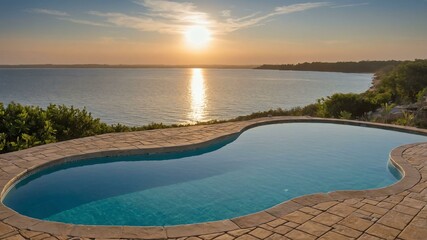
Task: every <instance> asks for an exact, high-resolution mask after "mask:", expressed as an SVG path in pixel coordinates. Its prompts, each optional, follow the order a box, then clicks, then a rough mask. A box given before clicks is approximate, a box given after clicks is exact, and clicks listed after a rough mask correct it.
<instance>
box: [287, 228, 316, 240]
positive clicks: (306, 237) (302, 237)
mask: <svg viewBox="0 0 427 240" xmlns="http://www.w3.org/2000/svg"><path fill="white" fill-rule="evenodd" d="M285 237H288V238H290V239H293V240H311V239H316V237H315V236H313V235H310V234H308V233H305V232H302V231H299V230H292V231H290V232H289V233H287V234H286V235H285Z"/></svg>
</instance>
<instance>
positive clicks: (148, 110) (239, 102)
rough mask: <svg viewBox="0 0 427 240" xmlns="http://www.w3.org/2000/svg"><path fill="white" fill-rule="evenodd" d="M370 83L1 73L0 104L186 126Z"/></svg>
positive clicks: (308, 77)
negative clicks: (70, 108) (66, 107)
mask: <svg viewBox="0 0 427 240" xmlns="http://www.w3.org/2000/svg"><path fill="white" fill-rule="evenodd" d="M371 78H372V74H348V73H324V72H293V71H273V70H253V69H0V102H3V103H5V104H7V103H9V102H11V101H15V102H18V103H22V104H30V105H38V106H42V107H46V106H47V105H49V103H55V104H65V105H73V106H75V107H87V109H88V110H89V111H90V112H92V113H93V115H94V116H95V117H99V118H101V120H103V121H105V122H107V123H123V124H127V125H143V124H147V123H151V122H163V123H184V122H195V121H206V120H211V119H229V118H233V117H237V116H240V115H246V114H250V113H252V112H255V111H264V110H268V109H271V108H278V107H281V108H290V107H296V106H304V105H306V104H310V103H313V102H314V101H315V100H316V99H318V98H321V97H325V96H328V95H331V94H333V93H336V92H356V93H358V92H363V91H366V90H367V89H368V88H369V86H370V84H371Z"/></svg>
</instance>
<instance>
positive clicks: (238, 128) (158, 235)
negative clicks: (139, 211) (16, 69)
mask: <svg viewBox="0 0 427 240" xmlns="http://www.w3.org/2000/svg"><path fill="white" fill-rule="evenodd" d="M292 122H320V123H336V124H347V125H356V126H364V127H374V128H381V129H388V130H397V131H402V132H409V133H417V134H424V135H427V130H423V129H417V128H412V127H402V126H394V125H387V124H379V123H370V122H360V121H349V120H339V119H322V118H311V117H270V118H259V119H253V120H248V121H241V122H228V123H221V124H213V125H201V126H191V127H182V128H170V129H160V130H150V131H141V132H129V133H111V134H104V135H98V136H93V137H87V138H81V139H75V140H70V141H65V142H59V143H53V144H48V145H43V146H39V147H34V148H30V149H26V150H22V151H18V152H12V153H8V154H2V155H0V169H1V172H0V187H1V189H2V193H1V198H2V199H3V197H4V196H5V194H6V191H7V189H8V188H9V187H10V186H11V185H13V184H14V183H15V182H16V181H18V180H19V179H20V178H22V177H24V176H26V175H27V174H29V173H32V172H34V171H37V170H39V169H41V168H44V167H47V166H50V165H53V164H58V163H60V162H66V161H77V160H81V159H85V158H92V157H101V156H118V155H134V154H144V153H158V152H173V151H183V150H190V149H195V148H201V147H204V146H206V145H209V144H212V143H213V142H216V141H220V140H223V139H225V138H228V137H231V136H235V135H236V134H241V133H242V132H244V131H245V130H247V129H250V128H253V127H256V126H260V125H266V124H274V123H292ZM419 145H420V143H418V144H409V145H404V146H400V147H397V148H395V149H394V150H393V151H392V152H391V153H390V161H391V162H392V163H393V164H394V165H395V166H396V167H397V168H398V169H399V170H400V171H401V172H402V173H403V178H402V179H401V180H400V181H399V182H397V183H395V184H393V185H390V186H388V187H385V188H380V189H374V190H361V191H335V192H330V193H318V194H311V195H305V196H301V197H297V198H294V199H291V200H289V201H286V202H283V203H281V204H278V205H276V206H274V207H272V208H270V209H266V210H264V211H260V212H257V213H254V214H250V215H246V216H241V217H237V218H233V219H228V220H222V221H216V222H207V223H199V224H190V225H178V226H165V227H129V226H86V225H74V224H65V223H57V222H48V221H42V220H38V219H33V218H30V217H26V216H23V215H21V214H19V213H16V212H15V211H13V210H11V209H9V208H8V207H6V206H4V205H3V203H1V204H0V221H1V223H0V238H2V236H8V235H11V234H12V233H14V232H20V233H21V232H22V231H29V232H40V233H44V234H48V235H49V236H72V237H86V238H139V239H167V238H179V237H189V236H198V235H209V234H217V233H225V232H231V231H239V230H244V229H250V228H255V227H259V226H261V225H263V224H264V225H265V224H266V223H269V222H273V221H277V220H278V219H283V218H284V217H286V216H287V215H289V214H291V213H293V212H296V211H300V210H301V209H304V208H307V207H312V206H315V205H318V204H321V203H327V202H342V201H345V200H348V199H366V198H378V197H385V196H392V195H397V194H399V193H402V192H404V191H405V190H408V189H410V188H412V187H414V186H416V185H417V183H419V182H420V180H421V174H420V172H419V170H417V168H416V167H414V166H413V164H411V163H410V162H408V161H407V159H405V158H404V156H403V155H404V152H405V151H406V150H408V149H411V148H414V147H417V146H419ZM3 225H4V226H3ZM2 226H3V227H2ZM3 231H10V232H6V233H4V232H3ZM3 233H4V234H3ZM21 235H22V233H21ZM11 236H12V235H11ZM252 236H253V235H252Z"/></svg>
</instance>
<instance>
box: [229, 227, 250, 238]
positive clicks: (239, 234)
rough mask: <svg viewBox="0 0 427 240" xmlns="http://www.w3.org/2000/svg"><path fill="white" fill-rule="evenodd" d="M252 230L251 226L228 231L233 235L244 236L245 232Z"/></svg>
mask: <svg viewBox="0 0 427 240" xmlns="http://www.w3.org/2000/svg"><path fill="white" fill-rule="evenodd" d="M251 230H252V228H250V229H238V230H234V231H230V232H227V233H228V234H230V235H231V236H234V237H239V236H242V235H243V234H245V233H248V232H250V231H251Z"/></svg>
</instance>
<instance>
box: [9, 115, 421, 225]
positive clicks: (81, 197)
mask: <svg viewBox="0 0 427 240" xmlns="http://www.w3.org/2000/svg"><path fill="white" fill-rule="evenodd" d="M426 140H427V137H425V136H420V135H414V134H407V133H402V132H395V131H386V130H381V129H374V128H363V127H356V126H347V125H336V124H325V123H286V124H274V125H266V126H260V127H256V128H253V129H250V130H247V131H246V132H244V133H243V134H241V135H240V136H238V137H237V136H235V137H233V138H230V139H228V140H226V141H223V142H220V143H217V144H215V145H211V146H210V147H208V148H204V149H199V150H194V151H186V152H180V153H168V154H152V155H141V156H127V157H104V158H96V159H88V160H85V161H78V162H70V163H65V164H60V165H56V166H53V167H49V168H46V169H43V170H41V171H39V172H37V173H34V174H32V175H29V176H28V177H26V178H24V179H22V180H21V181H19V182H18V183H17V184H16V185H15V186H13V187H12V188H11V189H10V191H9V193H8V194H7V195H6V197H5V198H4V200H3V203H4V204H5V205H7V206H9V207H10V208H12V209H14V210H16V211H17V212H19V213H21V214H23V215H27V216H30V217H35V218H39V219H44V220H51V221H59V222H66V223H76V224H86V225H137V226H163V225H176V224H188V223H197V222H206V221H214V220H221V219H228V218H233V217H237V216H242V215H245V214H249V213H254V212H257V211H260V210H264V209H266V208H269V207H272V206H274V205H276V204H278V203H281V202H283V201H286V200H289V199H291V198H294V197H297V196H301V195H306V194H310V193H318V192H329V191H334V190H343V189H349V190H350V189H351V190H356V189H369V188H378V187H384V186H387V185H390V184H392V183H394V182H396V181H397V179H398V177H399V176H398V174H397V172H396V171H395V169H394V168H392V167H391V168H390V167H389V165H388V154H389V152H390V151H391V149H392V148H394V147H396V146H399V145H402V144H406V143H412V142H421V141H426ZM390 170H392V171H390Z"/></svg>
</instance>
